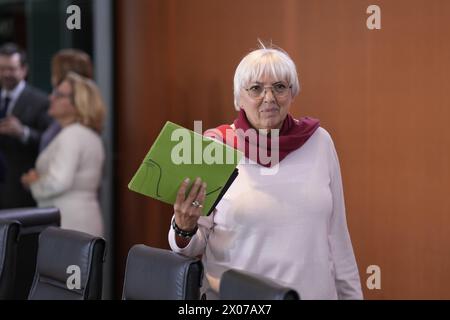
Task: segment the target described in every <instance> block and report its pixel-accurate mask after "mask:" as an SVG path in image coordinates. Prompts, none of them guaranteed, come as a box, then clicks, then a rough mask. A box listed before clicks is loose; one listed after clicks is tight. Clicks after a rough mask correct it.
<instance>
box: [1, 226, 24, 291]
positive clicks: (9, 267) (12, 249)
mask: <svg viewBox="0 0 450 320" xmlns="http://www.w3.org/2000/svg"><path fill="white" fill-rule="evenodd" d="M19 228H20V224H19V223H18V222H17V221H8V220H0V299H1V300H5V299H14V278H15V274H16V270H15V269H16V258H17V242H18V237H19Z"/></svg>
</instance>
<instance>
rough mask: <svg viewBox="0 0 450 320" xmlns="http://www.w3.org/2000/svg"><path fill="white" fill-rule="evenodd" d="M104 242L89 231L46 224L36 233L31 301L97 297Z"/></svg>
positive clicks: (103, 258)
mask: <svg viewBox="0 0 450 320" xmlns="http://www.w3.org/2000/svg"><path fill="white" fill-rule="evenodd" d="M105 246H106V243H105V240H104V239H103V238H100V237H96V236H92V235H90V234H87V233H84V232H79V231H74V230H66V229H60V228H56V227H48V228H47V229H45V230H44V231H42V232H41V235H40V236H39V249H38V256H37V264H36V272H35V275H34V281H33V285H32V287H31V290H30V294H29V297H28V298H29V299H30V300H49V299H51V300H97V299H101V296H102V283H103V279H102V277H103V263H104V260H105V250H106V248H105Z"/></svg>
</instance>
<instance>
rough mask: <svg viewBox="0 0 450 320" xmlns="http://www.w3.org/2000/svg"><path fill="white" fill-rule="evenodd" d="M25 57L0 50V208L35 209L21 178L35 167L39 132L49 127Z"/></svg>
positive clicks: (13, 48)
mask: <svg viewBox="0 0 450 320" xmlns="http://www.w3.org/2000/svg"><path fill="white" fill-rule="evenodd" d="M27 72H28V66H27V60H26V54H25V52H24V51H23V50H21V49H20V48H19V47H18V46H17V45H15V44H12V43H8V44H4V45H3V46H1V47H0V152H1V153H2V154H3V156H4V158H5V166H6V168H7V169H6V172H5V174H4V175H5V177H4V181H3V182H2V183H0V208H2V209H3V208H17V207H28V206H35V205H36V203H35V201H34V200H33V198H32V196H31V194H30V192H29V190H26V189H25V188H24V187H23V186H22V184H21V182H20V177H21V176H22V174H24V173H26V172H27V171H28V170H29V169H30V168H33V167H34V163H35V161H36V157H37V154H38V148H39V143H40V139H41V135H42V132H44V130H45V129H46V128H47V127H48V125H49V124H50V121H51V120H50V117H49V116H48V114H47V109H48V105H49V102H48V97H47V95H46V94H45V93H44V92H42V91H40V90H38V89H36V88H34V87H32V86H30V85H29V84H27V83H26V81H25V79H26V76H27Z"/></svg>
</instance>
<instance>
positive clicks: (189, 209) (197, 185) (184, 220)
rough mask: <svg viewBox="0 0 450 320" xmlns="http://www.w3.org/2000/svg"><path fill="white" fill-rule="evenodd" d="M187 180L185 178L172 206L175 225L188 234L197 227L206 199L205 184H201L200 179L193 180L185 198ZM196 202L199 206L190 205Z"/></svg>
mask: <svg viewBox="0 0 450 320" xmlns="http://www.w3.org/2000/svg"><path fill="white" fill-rule="evenodd" d="M188 185H189V178H186V179H185V180H184V181H183V182H182V183H181V186H180V188H179V189H178V193H177V199H176V201H175V204H174V205H173V209H174V212H175V223H176V224H177V226H178V228H180V229H181V230H183V231H186V232H190V231H193V230H194V229H195V227H197V222H198V219H199V218H200V216H201V215H202V207H203V203H204V201H205V197H206V182H203V183H202V180H201V179H200V178H197V179H195V182H194V185H193V186H192V188H191V191H190V192H189V194H188V195H187V196H186V189H187V188H188ZM194 201H198V203H200V206H194V205H193V204H192V203H193V202H194Z"/></svg>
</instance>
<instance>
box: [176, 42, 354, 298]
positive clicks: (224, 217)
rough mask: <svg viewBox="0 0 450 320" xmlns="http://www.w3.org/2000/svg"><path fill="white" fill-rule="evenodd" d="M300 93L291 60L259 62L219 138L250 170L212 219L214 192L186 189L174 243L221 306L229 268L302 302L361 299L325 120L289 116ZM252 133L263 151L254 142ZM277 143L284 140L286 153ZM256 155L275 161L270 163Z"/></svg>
mask: <svg viewBox="0 0 450 320" xmlns="http://www.w3.org/2000/svg"><path fill="white" fill-rule="evenodd" d="M299 91H300V85H299V81H298V76H297V70H296V66H295V64H294V62H293V61H292V60H291V58H290V57H289V55H288V54H287V53H286V52H284V51H282V50H281V49H277V48H265V47H263V48H261V49H258V50H255V51H252V52H250V53H249V54H248V55H247V56H245V57H244V58H243V59H242V61H241V62H240V64H239V65H238V67H237V69H236V72H235V77H234V103H235V107H236V110H237V111H238V112H239V113H238V117H237V119H236V120H235V121H234V122H233V124H232V125H222V126H220V127H218V128H217V130H215V131H216V132H219V133H221V134H219V135H218V136H219V137H220V138H221V139H222V140H223V141H224V142H226V143H229V144H232V146H233V147H235V148H238V149H240V150H241V151H243V152H244V154H245V156H246V157H245V160H247V161H244V162H243V163H241V164H239V165H238V169H239V175H238V177H237V178H236V180H235V181H234V183H233V184H232V185H231V187H230V188H229V189H228V191H227V192H226V194H225V195H224V197H223V198H222V200H221V201H220V203H219V204H218V205H217V207H216V209H215V211H214V212H213V213H212V214H211V215H210V216H207V217H206V216H202V215H201V208H202V203H203V201H204V199H205V196H206V189H207V186H206V184H205V183H202V181H201V179H200V178H197V179H196V181H195V182H194V183H193V185H192V188H191V189H190V191H189V193H188V194H187V195H186V191H187V190H188V187H189V181H188V180H185V181H183V182H182V183H181V186H180V189H179V192H178V197H177V200H176V203H175V204H174V217H173V219H172V226H171V228H170V231H169V243H170V246H171V248H172V250H173V251H175V252H178V253H181V254H184V255H186V256H191V257H194V256H198V255H202V259H203V260H202V262H203V264H204V268H205V277H204V280H203V284H202V289H201V291H202V293H203V294H204V297H205V296H206V298H207V299H215V298H217V297H218V295H217V294H218V288H219V283H220V278H221V276H222V274H223V272H224V271H226V270H228V269H230V268H232V269H239V270H245V271H248V272H251V273H254V274H259V275H261V276H264V277H266V278H270V279H272V280H274V281H276V282H278V283H280V284H282V285H285V286H288V287H291V288H293V289H295V290H296V291H297V292H298V293H299V295H300V297H301V298H302V299H361V298H362V291H361V284H360V278H359V274H358V268H357V265H356V261H355V256H354V253H353V248H352V244H351V240H350V236H349V233H348V229H347V223H346V216H345V205H344V196H343V188H342V181H341V174H340V168H339V162H338V158H337V154H336V151H335V148H334V144H333V141H332V139H331V137H330V135H329V134H328V132H327V131H326V130H325V129H323V128H322V127H320V126H319V121H318V120H316V119H313V118H309V117H304V118H301V119H298V120H297V119H294V118H293V117H292V116H291V115H290V114H289V110H290V107H291V104H292V101H293V99H294V97H295V96H296V95H297V94H298V93H299ZM252 130H253V131H255V132H256V136H257V137H258V139H257V140H256V141H255V140H254V141H251V139H248V137H249V136H250V135H247V136H246V133H247V132H248V131H252ZM243 133H244V134H243ZM230 134H231V135H232V137H231V138H230ZM271 139H272V140H273V139H278V141H276V142H277V144H275V146H278V147H277V148H273V145H274V144H273V143H271V142H273V141H271ZM230 141H231V142H230ZM262 141H267V143H263V142H262ZM252 148H253V151H255V149H256V150H258V151H259V150H261V149H265V150H266V151H268V154H269V155H271V157H270V161H263V159H261V157H260V152H252ZM274 154H276V156H274ZM274 167H276V170H273V171H271V169H273V168H274ZM264 168H265V169H267V171H266V172H264V171H262V170H261V169H264Z"/></svg>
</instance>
